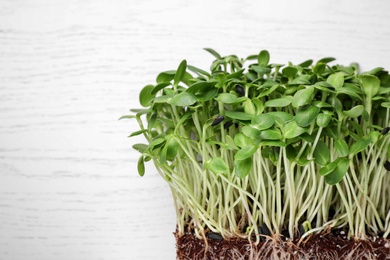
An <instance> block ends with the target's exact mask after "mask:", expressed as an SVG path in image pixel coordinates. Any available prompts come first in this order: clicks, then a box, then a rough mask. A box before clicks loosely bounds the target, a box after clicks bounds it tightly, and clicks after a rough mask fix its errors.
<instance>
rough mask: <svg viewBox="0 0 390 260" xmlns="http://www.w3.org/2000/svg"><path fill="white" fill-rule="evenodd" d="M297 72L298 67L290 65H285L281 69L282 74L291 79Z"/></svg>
mask: <svg viewBox="0 0 390 260" xmlns="http://www.w3.org/2000/svg"><path fill="white" fill-rule="evenodd" d="M297 73H298V69H297V68H296V67H292V66H288V67H285V68H283V70H282V74H283V75H284V76H286V77H287V78H289V79H293V78H294V77H295V75H296V74H297Z"/></svg>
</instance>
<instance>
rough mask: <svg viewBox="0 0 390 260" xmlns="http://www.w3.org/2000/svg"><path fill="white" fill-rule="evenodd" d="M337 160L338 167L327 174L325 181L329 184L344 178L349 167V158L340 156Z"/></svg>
mask: <svg viewBox="0 0 390 260" xmlns="http://www.w3.org/2000/svg"><path fill="white" fill-rule="evenodd" d="M339 159H340V160H339ZM338 160H339V161H338ZM336 161H338V162H337V165H336V167H335V168H334V169H333V170H332V171H331V172H329V173H328V174H326V175H325V181H326V183H328V184H329V185H335V184H337V183H339V182H340V181H341V180H342V179H343V177H344V175H345V174H346V173H347V171H348V168H349V160H348V159H347V158H338V159H337V160H336ZM336 161H335V162H336ZM331 164H332V163H331ZM325 167H326V166H325ZM320 171H321V170H320Z"/></svg>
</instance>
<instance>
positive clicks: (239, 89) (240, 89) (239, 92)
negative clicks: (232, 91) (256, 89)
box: [236, 85, 245, 97]
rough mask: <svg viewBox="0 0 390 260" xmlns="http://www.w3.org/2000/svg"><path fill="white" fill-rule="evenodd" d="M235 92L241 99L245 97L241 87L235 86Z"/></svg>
mask: <svg viewBox="0 0 390 260" xmlns="http://www.w3.org/2000/svg"><path fill="white" fill-rule="evenodd" d="M236 92H237V94H238V95H240V96H241V97H243V96H245V90H244V88H243V87H242V86H240V85H236Z"/></svg>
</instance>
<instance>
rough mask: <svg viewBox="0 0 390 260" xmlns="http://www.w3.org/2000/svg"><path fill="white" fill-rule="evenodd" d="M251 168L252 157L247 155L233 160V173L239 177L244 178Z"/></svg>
mask: <svg viewBox="0 0 390 260" xmlns="http://www.w3.org/2000/svg"><path fill="white" fill-rule="evenodd" d="M251 168H252V158H251V157H249V158H247V159H245V160H235V161H234V173H235V175H236V176H237V177H239V178H245V177H246V176H248V174H249V172H250V170H251Z"/></svg>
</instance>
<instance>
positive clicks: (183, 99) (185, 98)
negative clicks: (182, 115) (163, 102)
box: [168, 92, 196, 107]
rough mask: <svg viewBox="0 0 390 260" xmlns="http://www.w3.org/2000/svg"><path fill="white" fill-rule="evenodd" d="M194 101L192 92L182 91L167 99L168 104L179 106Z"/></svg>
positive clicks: (187, 104)
mask: <svg viewBox="0 0 390 260" xmlns="http://www.w3.org/2000/svg"><path fill="white" fill-rule="evenodd" d="M195 102H196V97H195V96H194V95H193V94H191V93H188V92H182V93H180V94H177V95H175V96H173V97H172V99H170V100H169V101H168V103H169V104H172V105H175V106H180V107H186V106H190V105H193V104H194V103H195Z"/></svg>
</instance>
